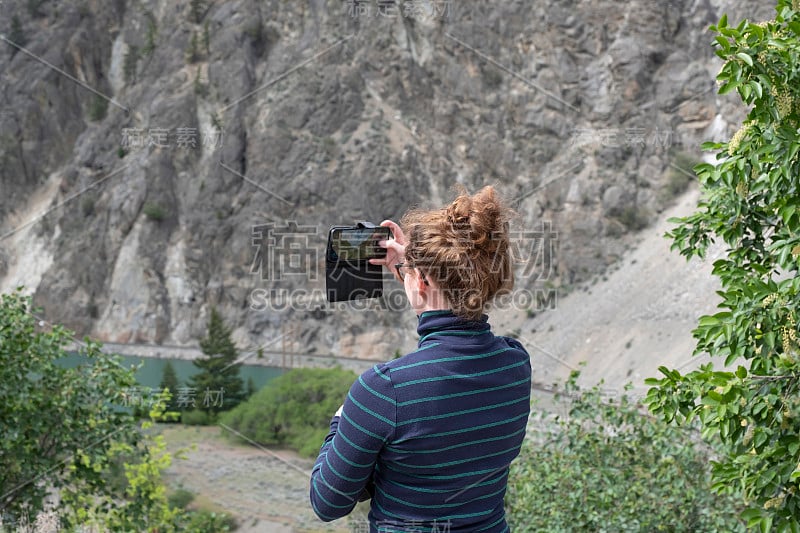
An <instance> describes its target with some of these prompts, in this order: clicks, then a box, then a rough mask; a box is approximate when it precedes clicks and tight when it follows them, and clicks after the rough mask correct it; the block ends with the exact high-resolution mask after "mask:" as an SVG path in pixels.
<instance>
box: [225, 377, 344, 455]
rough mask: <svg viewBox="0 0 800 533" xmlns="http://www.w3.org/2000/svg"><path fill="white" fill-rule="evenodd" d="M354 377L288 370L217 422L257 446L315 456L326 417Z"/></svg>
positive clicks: (326, 427)
mask: <svg viewBox="0 0 800 533" xmlns="http://www.w3.org/2000/svg"><path fill="white" fill-rule="evenodd" d="M357 377H358V376H356V374H355V373H353V372H351V371H349V370H342V369H341V368H333V369H322V368H303V369H294V370H290V371H289V372H286V373H285V374H283V375H281V376H278V377H277V378H275V379H273V380H272V381H270V382H269V383H268V384H267V385H266V386H265V387H264V388H262V389H261V390H259V391H258V392H257V393H256V394H254V395H253V396H252V397H251V398H250V399H249V400H247V401H246V402H245V403H243V404H240V405H239V406H238V407H236V408H235V409H233V410H232V411H228V412H227V413H225V414H223V415H222V419H221V423H222V424H224V425H226V426H229V427H230V428H232V429H234V430H236V431H238V432H239V433H241V434H242V435H244V436H245V437H246V438H247V439H250V440H253V441H255V442H257V443H259V444H265V445H280V446H288V447H290V448H293V449H295V450H297V451H298V452H299V453H301V454H302V455H305V456H309V457H313V456H316V454H317V452H318V451H319V447H320V446H321V445H322V441H323V440H324V438H325V436H326V435H327V434H328V431H329V423H330V420H331V417H332V416H333V414H334V413H335V412H336V410H337V409H338V408H339V406H340V405H341V404H342V403H343V402H344V398H345V396H346V395H347V391H348V390H350V386H351V385H352V384H353V382H354V381H355V379H356V378H357Z"/></svg>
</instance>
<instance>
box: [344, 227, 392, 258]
mask: <svg viewBox="0 0 800 533" xmlns="http://www.w3.org/2000/svg"><path fill="white" fill-rule="evenodd" d="M389 235H390V232H389V228H383V227H380V228H353V229H335V230H333V233H332V235H331V247H332V248H333V252H334V253H335V254H336V256H337V257H338V258H339V259H342V260H344V261H366V260H367V259H373V258H381V257H386V249H385V248H382V247H381V246H380V245H379V244H378V242H380V241H383V240H386V239H388V238H389Z"/></svg>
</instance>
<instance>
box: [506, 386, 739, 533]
mask: <svg viewBox="0 0 800 533" xmlns="http://www.w3.org/2000/svg"><path fill="white" fill-rule="evenodd" d="M577 376H578V374H577V373H573V375H572V377H571V378H570V379H569V380H568V381H567V383H566V386H565V387H564V390H563V392H562V393H561V395H559V396H558V397H557V398H559V399H563V394H564V393H566V395H568V396H569V397H571V398H572V401H571V404H570V409H569V416H567V417H565V418H557V419H556V420H555V421H554V422H550V423H542V424H540V425H538V426H534V433H533V435H530V436H529V438H528V440H527V442H526V443H525V445H524V446H523V449H522V453H521V454H520V457H519V458H518V459H517V460H516V461H515V462H514V463H513V464H512V465H511V471H510V474H509V486H508V493H507V496H506V509H507V514H508V520H509V523H510V524H509V525H510V526H511V530H512V531H515V532H533V531H549V532H568V531H687V532H689V531H691V532H694V531H709V532H710V531H741V530H743V529H744V528H743V525H742V524H741V523H739V522H738V521H737V519H736V514H737V508H736V505H735V503H734V500H733V498H731V497H728V496H717V495H714V494H712V493H711V492H710V490H709V487H710V484H709V476H710V465H709V458H710V457H711V450H710V449H709V448H708V447H707V446H705V445H704V444H703V443H702V441H701V440H700V439H699V436H698V434H697V432H696V431H691V430H689V429H688V428H678V427H675V426H672V425H669V424H667V423H664V422H662V421H660V420H658V419H655V418H653V417H650V416H647V415H645V414H643V413H642V412H640V410H639V408H638V406H637V405H636V404H635V403H633V402H631V401H630V400H629V399H628V398H627V397H623V398H621V399H619V400H617V401H615V402H605V401H604V400H603V397H602V394H601V390H600V389H599V388H598V387H594V388H592V389H590V390H584V391H582V390H580V389H579V388H578V387H577V385H576V379H577ZM534 413H535V410H534ZM543 424H544V425H543Z"/></svg>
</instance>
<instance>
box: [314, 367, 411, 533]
mask: <svg viewBox="0 0 800 533" xmlns="http://www.w3.org/2000/svg"><path fill="white" fill-rule="evenodd" d="M396 407H397V402H396V401H395V400H394V390H393V388H392V382H391V379H390V378H389V376H388V375H386V374H384V373H382V371H381V369H380V367H379V366H377V365H376V366H375V367H374V368H373V369H372V370H368V371H367V372H365V373H364V374H362V375H361V376H360V377H359V378H358V380H356V382H355V383H353V386H352V387H350V392H349V393H348V394H347V399H346V400H345V402H344V405H343V406H342V413H341V416H339V417H337V416H334V417H333V420H332V421H331V432H330V433H329V434H328V436H327V437H326V438H325V442H324V444H323V445H322V448H321V449H320V452H319V456H318V457H317V461H316V463H315V464H314V470H313V471H312V473H311V490H310V498H311V506H312V508H313V509H314V512H315V513H316V514H317V516H318V517H319V518H320V519H322V520H324V521H326V522H327V521H330V520H335V519H337V518H341V517H343V516H346V515H347V514H349V513H350V511H352V510H353V507H355V505H356V503H357V502H358V501H359V496H361V494H362V492H363V491H364V489H365V487H366V486H367V485H368V483H369V482H370V481H371V480H372V472H373V470H374V468H375V464H376V462H377V461H378V457H379V455H380V452H381V450H382V449H383V446H384V445H385V444H386V443H387V442H389V441H390V440H391V438H392V436H393V435H394V430H395V426H396V421H397V417H396Z"/></svg>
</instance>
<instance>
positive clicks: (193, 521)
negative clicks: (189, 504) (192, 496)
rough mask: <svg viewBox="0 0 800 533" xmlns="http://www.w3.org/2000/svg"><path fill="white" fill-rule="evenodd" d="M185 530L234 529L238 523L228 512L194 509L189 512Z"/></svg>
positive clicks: (214, 531)
mask: <svg viewBox="0 0 800 533" xmlns="http://www.w3.org/2000/svg"><path fill="white" fill-rule="evenodd" d="M189 516H190V518H189V522H188V523H187V524H186V528H185V531H191V532H192V533H220V532H221V531H236V528H238V527H239V525H238V524H237V523H236V520H235V519H234V518H233V517H232V516H231V515H229V514H226V513H216V512H214V511H206V510H202V511H196V512H193V513H191V514H190V515H189Z"/></svg>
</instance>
